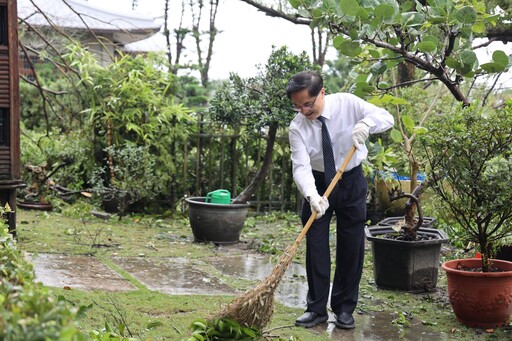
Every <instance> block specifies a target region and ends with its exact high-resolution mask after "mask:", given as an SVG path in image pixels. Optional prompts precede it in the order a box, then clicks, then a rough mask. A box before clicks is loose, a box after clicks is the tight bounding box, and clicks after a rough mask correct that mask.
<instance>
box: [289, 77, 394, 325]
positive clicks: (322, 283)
mask: <svg viewBox="0 0 512 341" xmlns="http://www.w3.org/2000/svg"><path fill="white" fill-rule="evenodd" d="M286 94H287V96H288V97H289V98H290V99H291V101H292V103H293V110H295V111H296V112H297V115H296V116H295V118H294V119H293V121H292V122H291V124H290V127H289V140H290V148H291V158H292V164H293V177H294V180H295V183H296V185H297V187H298V189H299V190H300V192H301V193H302V194H303V196H304V198H305V199H306V200H303V204H302V213H301V220H302V224H303V225H304V224H306V222H307V221H308V218H309V217H310V216H311V213H312V210H314V211H316V212H317V216H316V220H315V221H314V222H313V224H312V225H311V227H310V229H309V231H308V232H307V234H306V273H307V280H308V295H307V309H306V312H305V313H304V314H303V315H302V316H300V317H299V318H298V319H297V320H296V321H295V324H296V325H297V326H303V327H306V328H311V327H314V326H316V325H318V324H320V323H323V322H326V321H327V319H328V314H327V305H328V301H329V297H330V307H331V309H332V311H333V313H334V314H335V315H336V320H335V321H334V323H335V325H336V326H337V327H339V328H343V329H351V328H354V327H355V322H354V318H353V312H354V310H355V308H356V306H357V301H358V292H359V282H360V280H361V274H362V270H363V261H364V240H365V237H364V226H365V222H366V192H367V189H368V184H367V182H366V178H365V177H364V174H363V170H362V166H361V163H362V161H363V160H364V159H365V158H366V156H367V154H368V150H367V148H366V146H365V141H366V139H367V138H368V136H369V134H375V133H381V132H383V131H386V130H388V129H389V128H391V127H392V126H393V124H394V119H393V116H392V115H391V114H390V113H389V112H388V111H386V110H384V109H382V108H379V107H377V106H375V105H373V104H371V103H368V102H366V101H364V100H362V99H360V98H359V97H357V96H354V95H352V94H349V93H335V94H329V95H326V93H325V89H324V86H323V79H322V76H321V75H320V74H319V73H318V72H314V71H304V72H300V73H298V74H296V75H294V76H293V77H292V78H291V79H290V80H289V82H288V85H287V88H286ZM352 146H355V147H356V152H355V154H354V156H353V157H352V158H351V159H350V162H349V163H348V164H347V167H346V170H345V172H344V173H343V176H342V178H341V180H340V181H339V182H338V183H337V186H336V187H335V188H334V190H333V191H332V193H331V194H330V196H329V198H325V197H323V194H324V192H325V190H326V189H327V187H328V186H329V184H330V182H331V180H332V179H333V178H334V176H335V175H336V170H337V169H338V168H339V166H340V164H341V163H342V162H343V160H344V159H345V157H346V155H347V153H348V151H349V150H350V149H351V147H352ZM333 214H335V216H336V258H335V259H336V268H335V272H334V278H333V281H332V290H330V283H331V254H330V248H329V225H330V222H331V218H332V216H333ZM329 294H330V295H329Z"/></svg>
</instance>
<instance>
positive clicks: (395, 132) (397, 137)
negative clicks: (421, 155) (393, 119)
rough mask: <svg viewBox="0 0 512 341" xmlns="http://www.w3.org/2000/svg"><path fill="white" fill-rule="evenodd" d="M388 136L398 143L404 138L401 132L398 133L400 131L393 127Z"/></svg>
mask: <svg viewBox="0 0 512 341" xmlns="http://www.w3.org/2000/svg"><path fill="white" fill-rule="evenodd" d="M389 136H390V137H391V139H392V140H393V141H394V142H396V143H400V142H402V141H403V140H404V139H403V137H402V133H400V131H399V130H398V129H395V128H393V129H391V132H390V133H389Z"/></svg>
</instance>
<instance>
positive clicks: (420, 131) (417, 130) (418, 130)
mask: <svg viewBox="0 0 512 341" xmlns="http://www.w3.org/2000/svg"><path fill="white" fill-rule="evenodd" d="M414 133H415V134H417V135H421V134H426V133H428V129H427V128H425V127H414Z"/></svg>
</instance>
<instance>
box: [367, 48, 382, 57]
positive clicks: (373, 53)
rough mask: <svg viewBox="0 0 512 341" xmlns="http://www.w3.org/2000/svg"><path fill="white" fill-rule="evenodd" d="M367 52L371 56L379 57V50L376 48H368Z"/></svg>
mask: <svg viewBox="0 0 512 341" xmlns="http://www.w3.org/2000/svg"><path fill="white" fill-rule="evenodd" d="M368 53H369V54H370V56H372V58H380V52H379V51H378V50H375V49H369V50H368Z"/></svg>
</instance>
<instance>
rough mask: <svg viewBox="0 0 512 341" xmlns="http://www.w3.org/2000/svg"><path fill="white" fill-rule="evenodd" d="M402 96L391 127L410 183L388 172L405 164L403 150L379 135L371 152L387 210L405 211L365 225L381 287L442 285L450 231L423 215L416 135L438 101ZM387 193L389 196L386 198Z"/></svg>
mask: <svg viewBox="0 0 512 341" xmlns="http://www.w3.org/2000/svg"><path fill="white" fill-rule="evenodd" d="M411 91H412V93H409V94H408V95H407V94H406V95H407V96H405V97H411V98H412V97H419V98H422V97H424V96H417V93H416V92H415V91H417V90H413V89H411V90H409V92H411ZM414 94H416V96H413V95H414ZM397 100H400V104H402V106H401V107H402V111H400V110H398V113H397V115H398V117H397V120H396V121H397V128H394V129H393V130H392V131H391V138H392V140H393V141H394V142H395V143H396V145H397V146H400V148H401V149H402V151H403V153H404V155H406V156H407V158H406V160H407V162H406V164H407V166H406V168H407V169H408V170H409V172H410V177H409V179H410V180H409V181H408V182H407V183H405V182H404V181H400V179H396V178H394V177H393V176H391V180H389V179H388V177H387V174H392V175H393V173H392V172H390V168H391V169H396V168H397V167H401V162H400V160H403V159H404V158H400V157H399V154H398V151H396V152H392V149H391V148H387V149H386V148H383V147H382V144H381V143H380V141H379V143H378V144H373V145H371V144H370V146H371V147H372V148H370V151H374V152H376V153H375V155H376V156H370V161H371V162H373V163H374V165H375V168H376V170H375V172H374V173H377V174H378V176H376V181H375V183H374V184H375V192H376V194H375V195H376V197H377V201H378V202H380V203H384V205H383V206H385V208H386V211H388V210H391V211H392V212H398V211H400V212H402V215H401V216H396V215H394V216H390V217H385V218H384V219H382V220H380V221H378V222H376V223H374V225H372V226H368V227H366V229H365V232H366V238H367V240H369V241H370V242H371V244H372V254H373V272H374V278H375V283H376V284H377V286H378V287H381V288H386V289H396V290H405V291H409V292H425V291H433V290H435V288H436V286H437V280H438V271H439V264H440V254H441V245H442V244H443V243H447V242H448V237H447V235H446V234H445V232H444V231H441V230H438V229H435V228H434V227H433V224H434V222H435V219H434V218H433V217H425V216H423V212H422V208H421V202H420V196H421V195H422V194H423V192H424V190H425V189H426V188H427V187H428V182H427V181H426V180H425V179H421V180H422V181H420V182H418V181H417V180H418V170H419V167H420V163H419V161H418V158H417V157H416V156H415V155H416V153H415V149H414V148H413V147H414V146H415V141H416V140H417V136H419V135H421V134H423V133H425V132H426V131H427V130H426V129H425V128H424V127H423V126H422V125H423V123H424V122H425V120H426V119H427V117H428V116H429V114H430V113H431V111H432V110H433V108H434V106H433V104H432V103H431V104H429V105H428V106H426V107H425V110H424V111H421V109H419V108H421V107H418V102H415V103H414V105H413V102H412V101H410V102H408V101H405V100H404V99H396V98H395V99H394V101H397ZM419 112H421V116H420V119H419V120H418V123H415V121H414V119H413V117H416V116H418V115H419ZM379 149H380V151H379ZM402 167H403V166H402ZM394 174H396V173H394ZM406 185H408V186H406ZM406 187H407V188H406ZM406 191H407V192H406ZM384 196H385V197H386V200H382V197H384ZM393 203H397V204H393ZM398 207H399V208H398ZM384 213H387V212H384Z"/></svg>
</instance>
